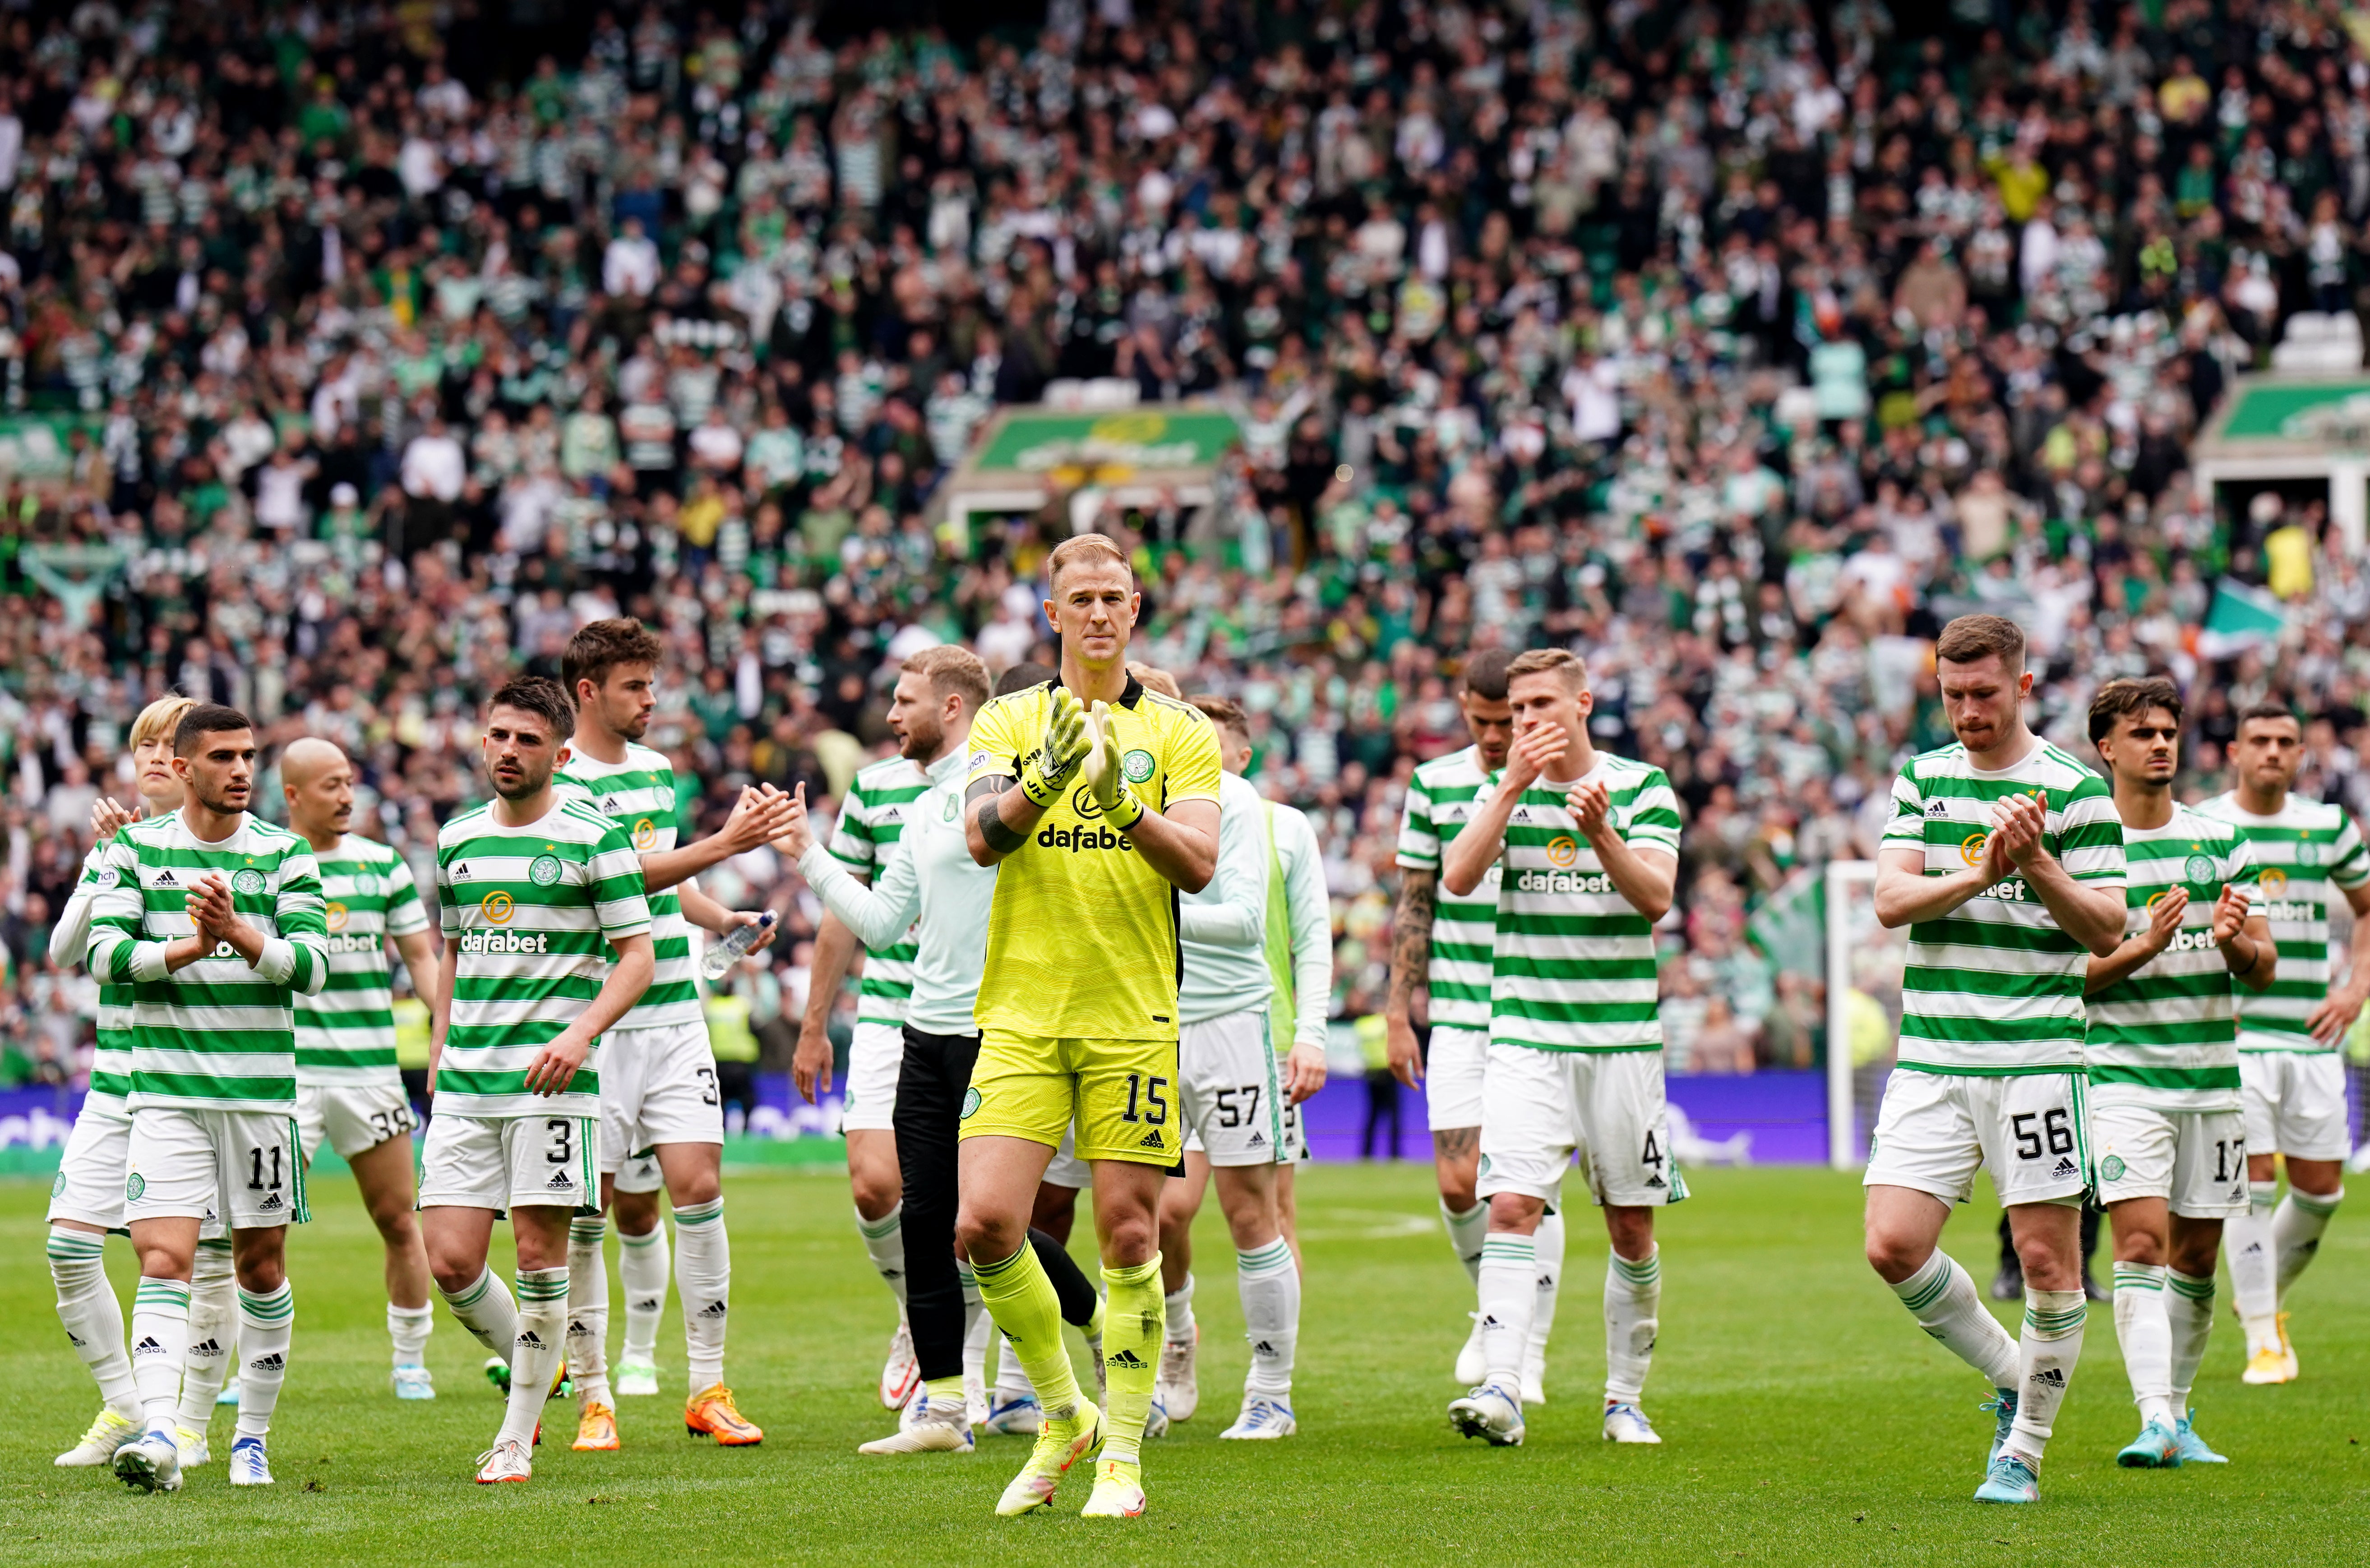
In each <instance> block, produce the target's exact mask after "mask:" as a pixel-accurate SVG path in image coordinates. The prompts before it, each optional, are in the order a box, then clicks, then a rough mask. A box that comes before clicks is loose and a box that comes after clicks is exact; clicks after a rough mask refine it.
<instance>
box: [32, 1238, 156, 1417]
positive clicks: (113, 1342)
mask: <svg viewBox="0 0 2370 1568" xmlns="http://www.w3.org/2000/svg"><path fill="white" fill-rule="evenodd" d="M106 1251H107V1238H106V1237H105V1236H102V1235H99V1234H98V1233H97V1232H95V1231H90V1230H69V1229H67V1228H66V1227H65V1226H63V1225H52V1226H51V1227H50V1278H51V1280H52V1283H54V1284H55V1285H56V1286H57V1288H58V1321H59V1322H62V1323H63V1324H65V1326H66V1340H67V1342H68V1343H69V1344H71V1345H73V1346H74V1347H75V1355H76V1356H81V1357H82V1364H83V1365H84V1366H86V1367H87V1368H90V1376H91V1380H92V1381H93V1382H96V1383H97V1384H98V1397H99V1398H101V1399H103V1400H105V1401H106V1402H107V1408H108V1409H109V1410H111V1411H113V1412H115V1413H116V1414H118V1415H120V1416H121V1417H123V1419H125V1420H126V1421H137V1420H139V1419H140V1390H139V1385H137V1384H136V1383H134V1382H133V1381H132V1357H131V1356H130V1355H128V1354H127V1353H126V1352H125V1351H124V1348H123V1303H122V1302H121V1301H118V1300H117V1299H115V1287H114V1286H112V1285H109V1283H108V1282H107V1259H106V1255H105V1254H106Z"/></svg>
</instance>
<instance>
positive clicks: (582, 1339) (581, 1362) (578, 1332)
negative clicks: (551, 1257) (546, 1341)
mask: <svg viewBox="0 0 2370 1568" xmlns="http://www.w3.org/2000/svg"><path fill="white" fill-rule="evenodd" d="M608 1233H609V1222H608V1220H606V1219H604V1218H603V1217H601V1216H600V1215H598V1214H580V1215H578V1216H576V1217H575V1218H574V1219H570V1220H569V1222H568V1376H569V1379H570V1380H572V1381H573V1382H574V1383H575V1385H576V1402H577V1405H578V1406H579V1407H580V1408H581V1407H582V1406H584V1405H588V1404H615V1403H616V1400H614V1399H613V1398H611V1397H610V1394H609V1259H608V1256H607V1254H606V1253H604V1251H603V1248H602V1242H603V1240H604V1238H605V1237H606V1236H607V1235H608Z"/></svg>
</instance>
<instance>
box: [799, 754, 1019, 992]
mask: <svg viewBox="0 0 2370 1568" xmlns="http://www.w3.org/2000/svg"><path fill="white" fill-rule="evenodd" d="M963 761H964V754H963V750H962V749H961V747H954V748H951V749H949V750H948V752H947V754H946V755H945V756H944V757H941V758H939V759H938V761H936V762H933V763H931V764H930V766H929V767H928V768H927V769H926V770H925V772H926V773H927V774H928V775H929V780H930V788H929V790H928V791H927V792H926V794H924V795H921V796H920V797H919V798H918V799H916V800H915V802H914V804H913V805H912V806H911V807H908V808H907V810H908V815H907V817H906V818H905V830H904V833H903V836H902V837H901V838H900V839H899V841H898V844H897V853H893V854H892V855H891V856H890V857H889V863H888V864H887V866H886V867H884V868H883V869H882V871H881V873H880V878H879V879H878V880H877V881H875V882H874V883H873V885H872V886H871V887H866V886H865V885H864V884H863V883H861V882H858V881H857V879H856V878H855V877H853V876H849V875H848V873H847V869H846V867H845V866H843V865H841V864H839V862H838V861H836V860H834V858H833V857H832V854H831V852H830V851H829V850H827V849H825V848H824V847H823V844H822V843H820V842H817V843H815V844H813V845H812V846H811V847H810V848H809V849H808V850H807V852H806V853H804V854H802V855H800V857H799V871H800V874H801V875H803V876H805V877H806V879H807V883H808V885H809V886H810V887H812V888H813V889H814V890H815V895H816V897H818V898H821V899H823V902H824V904H826V905H827V906H829V907H830V910H831V912H832V913H833V914H835V915H837V916H838V917H839V918H840V920H841V921H843V922H845V923H846V926H847V929H848V930H850V931H852V932H854V933H856V938H857V941H859V942H861V943H863V944H865V945H866V946H867V947H880V946H885V945H886V944H889V943H891V942H893V941H895V940H896V939H897V938H898V937H900V936H902V935H903V934H904V932H905V928H906V927H907V926H909V925H911V926H915V933H914V940H915V951H914V994H913V995H912V996H911V997H910V998H908V999H907V1000H906V1003H905V1022H907V1023H908V1024H912V1025H913V1026H914V1027H915V1028H916V1029H918V1030H921V1031H922V1032H923V1033H925V1034H929V1035H975V1034H977V1033H978V1032H979V1025H978V1024H976V1023H974V1022H973V1021H972V1006H973V1004H974V1003H975V1002H977V1001H978V1000H979V977H980V971H981V970H982V969H984V967H986V965H987V914H988V909H989V906H991V905H992V904H993V903H994V902H995V867H994V866H992V865H981V864H978V863H977V862H975V861H973V860H972V857H971V849H970V846H968V845H967V844H965V843H964V842H963V824H962V791H963ZM916 921H918V922H919V924H918V925H916V924H915V922H916Z"/></svg>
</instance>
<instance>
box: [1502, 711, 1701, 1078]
mask: <svg viewBox="0 0 2370 1568" xmlns="http://www.w3.org/2000/svg"><path fill="white" fill-rule="evenodd" d="M1579 784H1603V785H1604V786H1605V794H1606V795H1607V796H1608V797H1609V798H1610V801H1611V810H1610V812H1609V813H1608V815H1609V816H1610V818H1611V819H1612V822H1613V826H1614V830H1615V831H1616V832H1618V833H1619V834H1620V835H1621V839H1622V841H1623V842H1624V843H1627V844H1628V845H1629V846H1630V847H1631V848H1632V849H1640V850H1660V851H1661V852H1662V853H1664V854H1667V855H1670V856H1671V857H1672V858H1673V859H1674V860H1675V859H1676V858H1677V857H1678V853H1679V797H1678V795H1676V794H1675V793H1674V791H1673V790H1672V788H1671V781H1670V780H1669V778H1667V777H1666V776H1665V775H1664V774H1663V773H1662V769H1660V768H1657V767H1653V766H1651V765H1650V764H1648V763H1645V762H1634V761H1630V760H1629V759H1628V758H1627V757H1616V756H1613V755H1611V754H1609V753H1606V752H1599V753H1598V754H1597V763H1596V766H1594V767H1593V768H1591V769H1590V770H1589V771H1588V772H1587V773H1584V774H1582V776H1581V777H1580V778H1578V779H1574V780H1571V781H1570V782H1569V783H1564V784H1555V783H1550V782H1549V781H1547V780H1546V779H1541V780H1539V781H1537V782H1536V783H1535V784H1532V785H1531V787H1530V788H1528V789H1526V790H1524V792H1523V797H1522V799H1521V800H1519V801H1517V802H1516V803H1515V806H1514V809H1513V815H1511V816H1510V817H1508V818H1507V819H1506V849H1505V853H1504V855H1503V856H1502V857H1501V863H1502V864H1503V866H1504V868H1505V870H1504V878H1503V880H1502V881H1501V884H1500V887H1499V892H1498V940H1497V948H1496V961H1495V962H1494V964H1493V965H1492V966H1491V969H1490V1044H1491V1045H1493V1046H1499V1045H1507V1046H1528V1047H1532V1048H1534V1049H1536V1050H1543V1051H1657V1050H1660V1049H1662V1016H1661V1013H1659V1012H1658V1011H1657V1008H1656V1001H1657V1000H1658V996H1659V992H1660V987H1659V985H1658V983H1657V980H1656V975H1655V968H1654V927H1653V924H1652V922H1651V921H1648V920H1647V919H1646V917H1645V916H1644V915H1642V914H1639V912H1638V910H1637V909H1636V908H1635V907H1634V906H1633V905H1632V904H1631V903H1630V902H1629V900H1628V899H1627V898H1623V897H1622V896H1621V894H1620V892H1619V890H1618V889H1616V887H1614V886H1613V879H1612V878H1611V877H1610V876H1606V875H1605V864H1604V862H1603V861H1602V860H1600V859H1598V858H1597V853H1596V851H1595V850H1594V849H1593V848H1591V847H1590V845H1589V842H1588V839H1587V837H1586V836H1585V835H1583V834H1582V832H1581V830H1580V828H1579V825H1578V823H1577V822H1575V821H1574V819H1573V818H1572V813H1571V808H1570V807H1568V806H1566V805H1565V804H1564V797H1565V796H1566V795H1569V794H1570V792H1571V790H1572V789H1573V788H1575V787H1576V786H1578V785H1579Z"/></svg>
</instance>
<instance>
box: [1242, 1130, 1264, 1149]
mask: <svg viewBox="0 0 2370 1568" xmlns="http://www.w3.org/2000/svg"><path fill="white" fill-rule="evenodd" d="M1244 1147H1245V1148H1247V1149H1264V1148H1266V1147H1267V1139H1266V1138H1265V1137H1264V1136H1262V1135H1261V1134H1259V1133H1256V1132H1255V1133H1253V1134H1251V1140H1250V1142H1248V1143H1247V1144H1245V1145H1244Z"/></svg>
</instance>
